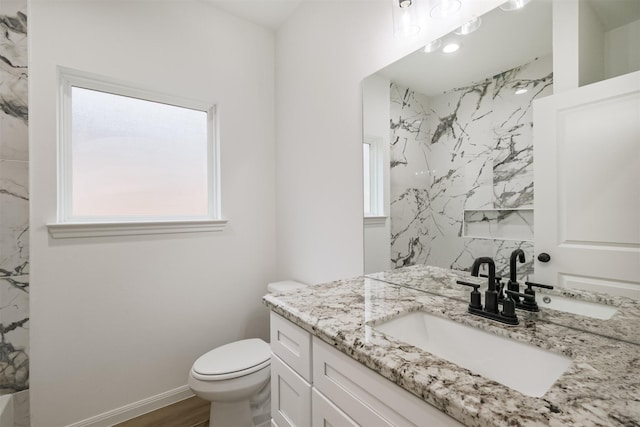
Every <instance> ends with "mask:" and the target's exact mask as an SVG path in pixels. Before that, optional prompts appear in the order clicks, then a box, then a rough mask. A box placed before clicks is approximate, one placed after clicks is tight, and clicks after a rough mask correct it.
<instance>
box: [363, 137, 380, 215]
mask: <svg viewBox="0 0 640 427" xmlns="http://www.w3.org/2000/svg"><path fill="white" fill-rule="evenodd" d="M381 149H382V139H381V138H377V137H365V139H364V143H363V144H362V153H363V158H362V166H363V172H364V177H363V178H364V216H365V217H379V216H382V215H383V211H384V208H383V200H382V186H383V182H382V181H383V179H382V178H383V173H382V153H380V151H381Z"/></svg>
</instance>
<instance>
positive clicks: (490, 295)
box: [471, 257, 498, 314]
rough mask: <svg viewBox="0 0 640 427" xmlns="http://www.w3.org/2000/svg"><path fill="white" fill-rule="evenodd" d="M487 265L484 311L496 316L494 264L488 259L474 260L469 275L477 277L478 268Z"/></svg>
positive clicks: (496, 295)
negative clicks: (487, 281)
mask: <svg viewBox="0 0 640 427" xmlns="http://www.w3.org/2000/svg"><path fill="white" fill-rule="evenodd" d="M482 264H487V265H488V266H489V275H488V280H489V283H488V286H487V290H486V291H485V293H484V311H486V312H488V313H491V314H498V292H497V291H496V264H495V262H493V259H491V258H489V257H480V258H476V259H475V261H473V265H472V266H471V275H472V276H476V277H478V274H479V273H480V266H481V265H482Z"/></svg>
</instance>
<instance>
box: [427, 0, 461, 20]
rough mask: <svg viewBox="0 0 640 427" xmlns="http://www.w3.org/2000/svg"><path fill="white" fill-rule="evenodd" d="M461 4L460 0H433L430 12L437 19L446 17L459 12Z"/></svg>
mask: <svg viewBox="0 0 640 427" xmlns="http://www.w3.org/2000/svg"><path fill="white" fill-rule="evenodd" d="M461 5H462V4H461V3H460V0H432V3H431V12H429V14H430V15H431V17H432V18H435V19H442V18H446V17H448V16H451V15H453V14H454V13H456V12H458V11H459V10H460V6H461Z"/></svg>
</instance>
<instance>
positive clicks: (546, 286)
mask: <svg viewBox="0 0 640 427" xmlns="http://www.w3.org/2000/svg"><path fill="white" fill-rule="evenodd" d="M524 284H525V285H527V286H528V287H529V290H531V287H532V286H535V287H536V288H542V289H553V286H551V285H543V284H542V283H534V282H524Z"/></svg>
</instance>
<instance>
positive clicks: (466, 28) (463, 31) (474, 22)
mask: <svg viewBox="0 0 640 427" xmlns="http://www.w3.org/2000/svg"><path fill="white" fill-rule="evenodd" d="M480 24H482V20H481V19H480V17H479V16H477V17H475V18H473V19H471V20H470V21H467V22H465V23H464V24H462V25H461V26H460V28H458V29H457V30H455V31H454V34H457V35H459V36H466V35H467V34H471V33H473V32H474V31H476V30H477V29H478V28H480Z"/></svg>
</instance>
